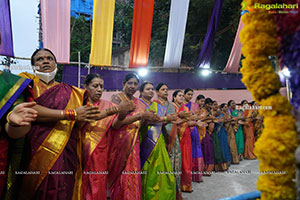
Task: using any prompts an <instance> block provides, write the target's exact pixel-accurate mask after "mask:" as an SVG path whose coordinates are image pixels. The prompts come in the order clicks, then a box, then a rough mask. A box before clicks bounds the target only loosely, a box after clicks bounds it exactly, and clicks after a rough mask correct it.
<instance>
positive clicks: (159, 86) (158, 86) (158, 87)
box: [155, 83, 168, 91]
mask: <svg viewBox="0 0 300 200" xmlns="http://www.w3.org/2000/svg"><path fill="white" fill-rule="evenodd" d="M164 85H165V86H167V87H168V85H167V84H165V83H159V84H158V85H157V86H156V88H155V90H156V91H159V90H160V88H161V87H162V86H164Z"/></svg>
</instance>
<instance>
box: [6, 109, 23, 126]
mask: <svg viewBox="0 0 300 200" xmlns="http://www.w3.org/2000/svg"><path fill="white" fill-rule="evenodd" d="M12 112H13V111H10V112H9V113H8V114H7V116H6V121H7V124H8V125H9V126H11V127H20V125H18V124H13V123H12V122H11V121H10V120H9V116H10V115H11V113H12Z"/></svg>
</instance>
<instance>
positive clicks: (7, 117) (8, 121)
mask: <svg viewBox="0 0 300 200" xmlns="http://www.w3.org/2000/svg"><path fill="white" fill-rule="evenodd" d="M12 112H13V111H10V112H9V113H8V114H7V116H6V121H7V123H11V122H10V120H9V116H10V115H11V113H12Z"/></svg>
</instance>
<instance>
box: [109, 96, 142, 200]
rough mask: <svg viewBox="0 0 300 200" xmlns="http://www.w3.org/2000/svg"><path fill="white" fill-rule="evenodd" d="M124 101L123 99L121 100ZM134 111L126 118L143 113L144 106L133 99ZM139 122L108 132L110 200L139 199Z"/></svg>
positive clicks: (140, 190) (140, 191)
mask: <svg viewBox="0 0 300 200" xmlns="http://www.w3.org/2000/svg"><path fill="white" fill-rule="evenodd" d="M121 99H122V100H123V101H124V98H121ZM133 101H134V103H135V105H136V109H135V110H134V111H133V112H132V113H130V114H129V115H127V116H133V115H136V114H138V113H141V112H144V111H145V108H146V106H145V105H144V104H143V103H142V102H140V101H139V100H138V99H137V98H134V100H133ZM139 128H140V121H135V122H134V123H131V124H128V125H124V126H122V127H121V128H120V129H119V130H110V132H109V134H108V138H109V142H108V144H109V151H108V172H109V175H108V177H107V178H108V179H107V181H108V187H109V189H110V193H111V196H110V199H113V200H114V199H128V200H135V199H141V193H142V185H141V174H140V173H141V172H140V171H141V162H140V143H139Z"/></svg>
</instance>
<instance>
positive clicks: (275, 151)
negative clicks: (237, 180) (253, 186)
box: [240, 0, 299, 200]
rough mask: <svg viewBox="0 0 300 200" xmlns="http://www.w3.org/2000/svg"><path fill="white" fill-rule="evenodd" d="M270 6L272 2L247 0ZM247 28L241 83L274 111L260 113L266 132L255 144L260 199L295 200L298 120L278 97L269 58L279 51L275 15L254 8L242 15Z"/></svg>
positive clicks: (274, 76) (243, 41) (252, 3)
mask: <svg viewBox="0 0 300 200" xmlns="http://www.w3.org/2000/svg"><path fill="white" fill-rule="evenodd" d="M245 2H246V4H247V5H248V6H250V7H253V5H254V3H260V4H267V3H272V1H271V0H260V1H258V0H245ZM242 22H243V23H244V25H245V26H244V28H243V30H242V31H241V36H240V39H241V43H242V45H243V47H242V53H243V55H244V56H245V59H244V60H243V61H242V66H243V67H242V69H241V72H242V75H243V78H242V82H243V83H244V84H245V85H246V87H247V89H248V90H250V92H251V94H252V96H253V98H254V100H255V101H256V102H258V103H259V104H261V105H262V106H272V110H260V111H259V112H260V114H262V115H263V116H264V126H265V128H264V130H263V132H262V135H261V137H260V138H259V139H258V141H257V142H256V143H255V150H254V152H255V154H256V156H257V158H258V159H259V160H260V164H259V170H260V171H261V172H262V174H261V175H260V176H259V178H258V182H257V188H258V190H260V191H261V199H272V200H276V199H280V200H282V199H285V200H287V199H296V186H295V182H294V181H293V179H294V178H295V156H294V152H295V149H296V148H297V146H298V143H299V141H298V139H297V132H296V126H295V119H294V117H293V116H292V114H291V110H292V106H291V105H290V103H289V102H288V100H287V99H286V98H285V97H282V96H281V95H280V94H279V89H280V87H281V83H280V79H279V76H278V75H277V74H276V73H275V72H274V70H273V67H272V64H271V62H270V60H269V59H268V57H269V56H272V55H276V54H277V49H278V42H277V33H276V23H275V21H274V19H273V16H272V14H269V13H268V12H267V11H266V10H265V9H254V10H253V11H252V12H250V13H246V14H244V15H243V16H242Z"/></svg>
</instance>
